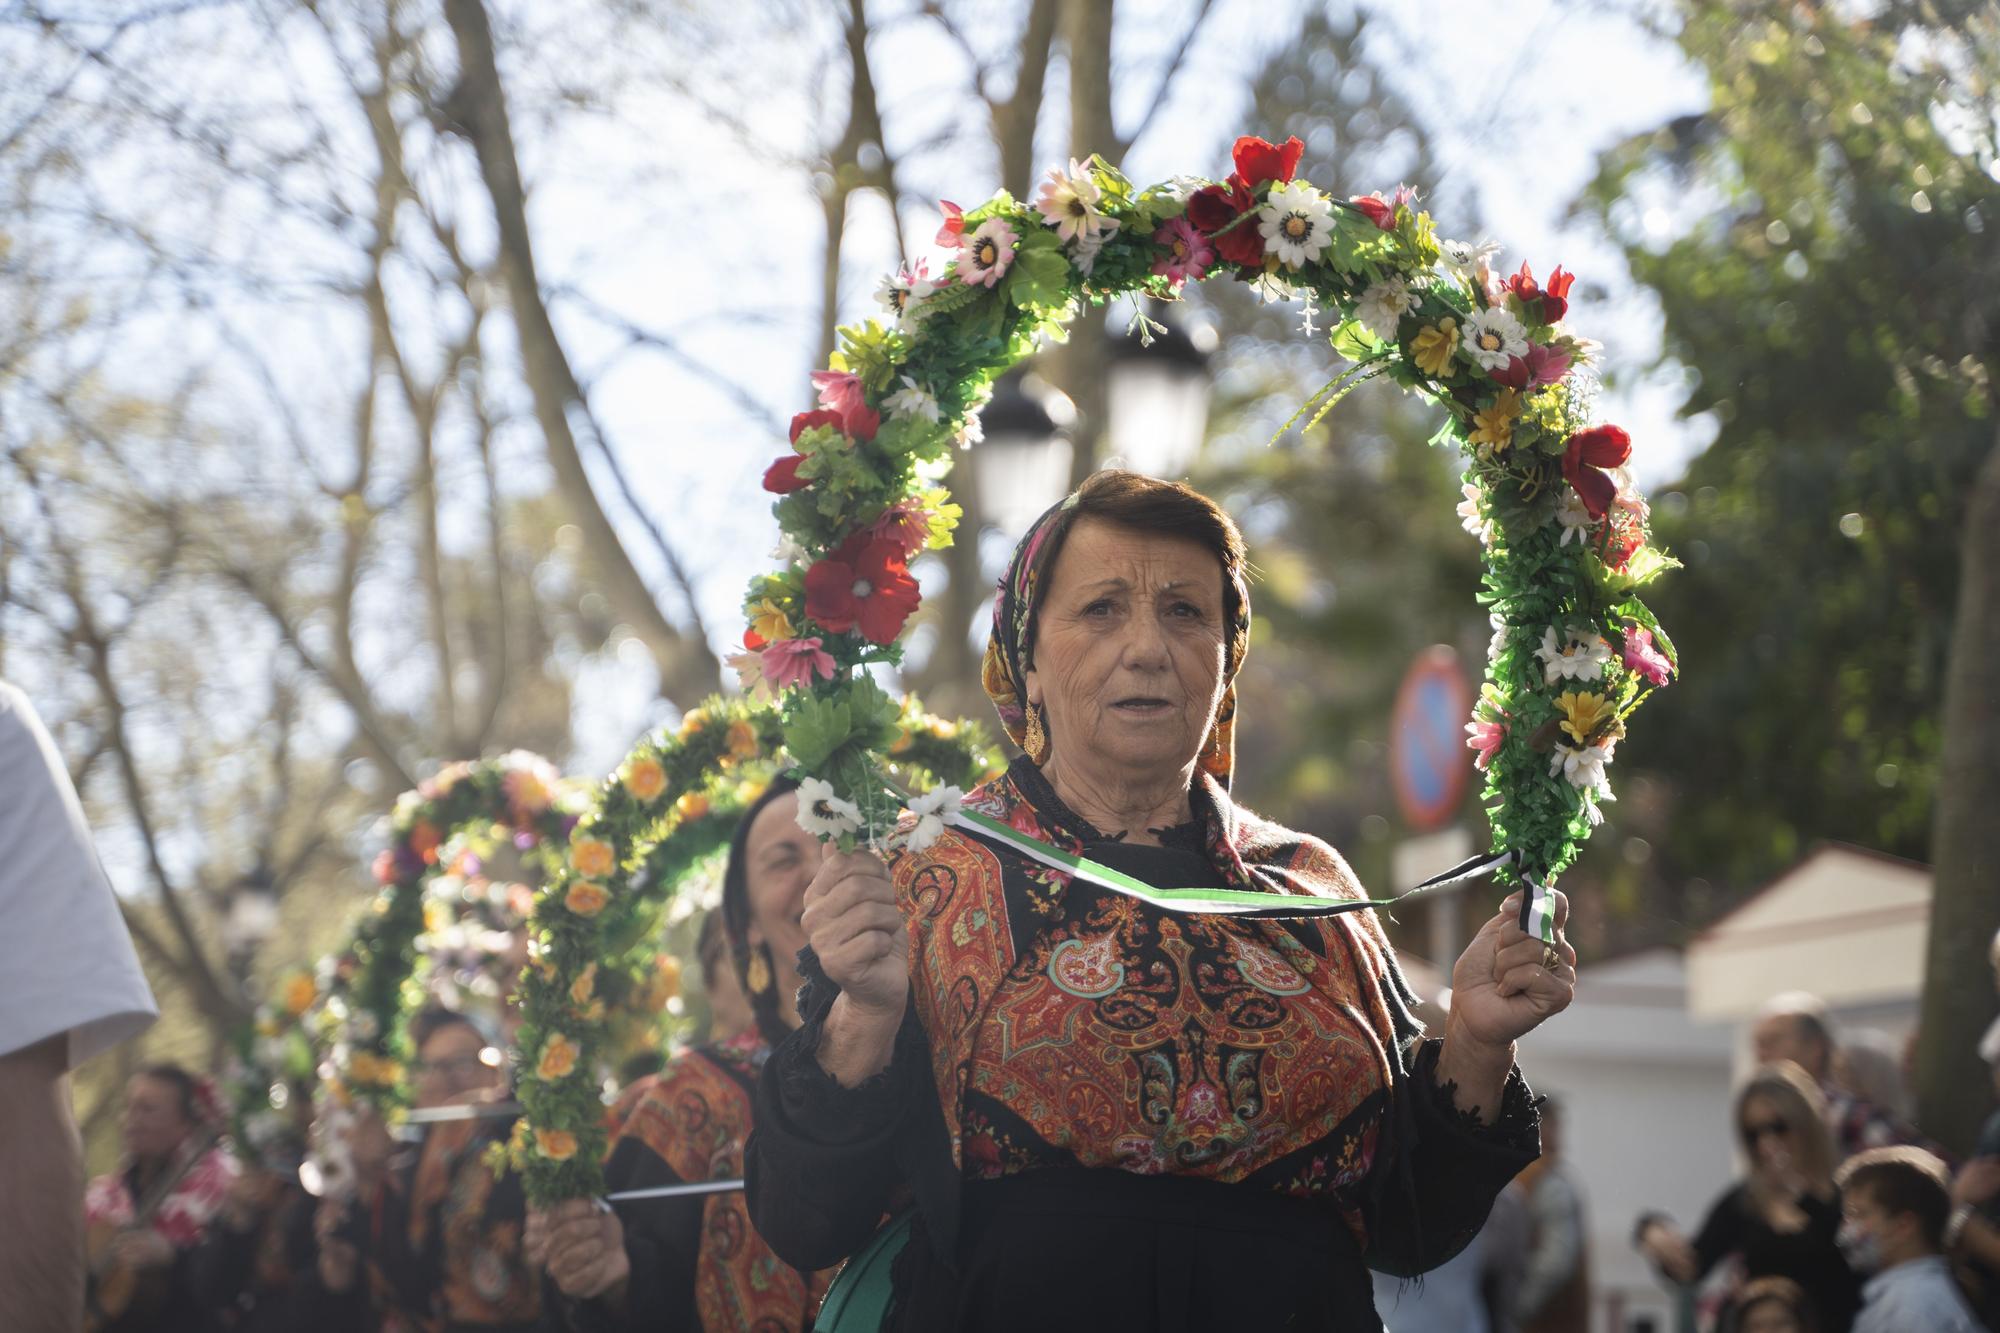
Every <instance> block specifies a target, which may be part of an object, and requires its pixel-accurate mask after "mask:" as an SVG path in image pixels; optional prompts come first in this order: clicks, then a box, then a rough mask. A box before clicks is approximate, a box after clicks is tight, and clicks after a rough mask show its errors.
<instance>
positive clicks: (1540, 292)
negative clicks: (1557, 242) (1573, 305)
mask: <svg viewBox="0 0 2000 1333" xmlns="http://www.w3.org/2000/svg"><path fill="white" fill-rule="evenodd" d="M1575 281H1576V274H1574V273H1565V272H1563V269H1562V265H1560V264H1558V265H1556V271H1555V272H1553V273H1551V274H1549V280H1548V281H1547V282H1546V283H1537V282H1536V281H1535V273H1534V270H1533V269H1531V268H1529V267H1528V265H1527V263H1526V261H1523V262H1522V264H1521V271H1520V272H1519V273H1516V274H1515V275H1514V276H1513V277H1511V278H1509V279H1507V290H1508V291H1510V292H1512V293H1513V294H1514V296H1515V298H1516V299H1518V300H1519V301H1520V302H1521V311H1522V313H1523V314H1527V315H1533V314H1534V313H1535V311H1536V309H1537V308H1539V309H1540V310H1541V318H1542V323H1544V324H1553V323H1555V322H1556V321H1557V320H1559V319H1561V318H1562V317H1563V316H1564V315H1566V314H1568V313H1569V285H1570V284H1571V283H1573V282H1575Z"/></svg>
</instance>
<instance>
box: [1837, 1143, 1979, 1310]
mask: <svg viewBox="0 0 2000 1333" xmlns="http://www.w3.org/2000/svg"><path fill="white" fill-rule="evenodd" d="M1949 1179H1950V1177H1949V1175H1948V1173H1947V1172H1946V1171H1945V1167H1944V1163H1943V1162H1941V1161H1939V1160H1938V1159H1937V1158H1936V1157H1934V1156H1933V1155H1931V1154H1930V1153H1927V1152H1924V1151H1923V1150H1921V1149H1918V1148H1874V1149H1870V1150H1869V1151H1867V1152H1863V1153H1858V1154H1856V1155H1855V1156H1853V1157H1851V1158H1849V1159H1848V1161H1847V1162H1846V1164H1845V1165H1843V1166H1842V1167H1841V1169H1840V1174H1839V1177H1838V1180H1839V1184H1840V1189H1841V1213H1842V1221H1841V1227H1840V1236H1839V1244H1840V1248H1841V1252H1842V1253H1843V1254H1845V1255H1846V1256H1847V1262H1848V1264H1849V1265H1850V1266H1852V1267H1853V1269H1854V1270H1855V1271H1856V1272H1857V1273H1865V1274H1870V1275H1871V1276H1870V1277H1869V1279H1868V1283H1867V1285H1866V1286H1864V1287H1863V1288H1862V1292H1861V1301H1862V1303H1861V1313H1860V1315H1859V1316H1858V1317H1857V1318H1856V1319H1855V1321H1854V1333H1911V1331H1912V1330H1915V1329H1924V1330H1926V1331H1927V1333H1979V1328H1980V1325H1979V1322H1978V1320H1977V1319H1975V1318H1974V1317H1973V1314H1972V1309H1971V1307H1970V1306H1968V1305H1967V1304H1966V1302H1965V1297H1964V1296H1963V1294H1961V1293H1960V1291H1959V1289H1958V1284H1957V1283H1956V1282H1955V1281H1953V1280H1952V1276H1951V1268H1950V1266H1949V1265H1948V1264H1946V1262H1945V1259H1944V1256H1943V1254H1942V1252H1941V1251H1942V1250H1943V1248H1944V1230H1945V1223H1946V1222H1947V1221H1948V1220H1949V1219H1950V1216H1951V1192H1950V1186H1949Z"/></svg>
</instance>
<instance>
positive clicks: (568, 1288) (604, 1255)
mask: <svg viewBox="0 0 2000 1333" xmlns="http://www.w3.org/2000/svg"><path fill="white" fill-rule="evenodd" d="M522 1253H523V1255H524V1256H525V1257H526V1258H527V1260H528V1262H529V1263H530V1264H540V1265H542V1266H544V1267H546V1268H547V1269H548V1270H549V1276H550V1277H552V1278H554V1279H555V1280H556V1285H557V1286H558V1287H560V1288H562V1291H563V1294H564V1295H566V1296H574V1297H576V1298H577V1299H578V1300H586V1301H587V1300H594V1299H596V1298H598V1297H600V1296H602V1297H608V1298H610V1299H612V1300H613V1301H614V1302H615V1301H616V1300H618V1299H619V1296H620V1293H621V1292H622V1291H623V1290H624V1287H625V1284H626V1282H627V1281H628V1280H629V1279H630V1277H631V1276H632V1261H631V1260H630V1259H628V1258H627V1257H626V1255H625V1226H624V1224H623V1223H622V1222H620V1221H619V1220H618V1214H616V1213H614V1212H612V1211H610V1210H609V1209H607V1208H600V1207H599V1206H598V1205H597V1202H596V1200H594V1199H567V1200H565V1201H563V1202H562V1203H559V1204H557V1205H556V1206H555V1207H553V1208H549V1209H546V1210H544V1209H539V1208H534V1209H530V1210H529V1211H528V1226H527V1230H526V1232H525V1234H524V1235H523V1236H522Z"/></svg>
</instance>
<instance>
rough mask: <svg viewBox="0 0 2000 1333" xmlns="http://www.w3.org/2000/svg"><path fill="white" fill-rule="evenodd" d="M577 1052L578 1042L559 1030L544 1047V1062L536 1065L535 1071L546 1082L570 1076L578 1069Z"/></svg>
mask: <svg viewBox="0 0 2000 1333" xmlns="http://www.w3.org/2000/svg"><path fill="white" fill-rule="evenodd" d="M576 1054H577V1052H576V1043H575V1042H572V1041H571V1040H570V1039H569V1038H568V1037H565V1036H563V1034H562V1033H560V1032H558V1033H556V1034H555V1035H554V1036H552V1037H550V1038H549V1040H548V1044H547V1045H546V1046H544V1047H542V1062H541V1063H540V1064H539V1065H537V1066H535V1073H536V1075H537V1076H538V1077H539V1078H541V1080H542V1081H543V1082H545V1083H552V1082H554V1081H555V1080H556V1079H559V1078H568V1077H569V1076H570V1074H571V1072H572V1071H574V1070H575V1069H576Z"/></svg>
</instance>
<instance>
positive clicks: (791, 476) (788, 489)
mask: <svg viewBox="0 0 2000 1333" xmlns="http://www.w3.org/2000/svg"><path fill="white" fill-rule="evenodd" d="M829 415H831V414H830V413H829ZM805 461H806V460H805V459H803V458H801V457H800V456H799V455H797V454H786V455H785V456H784V457H783V458H780V459H779V460H778V461H777V462H775V463H773V464H771V466H769V467H768V468H765V469H764V489H765V490H767V491H769V492H771V494H773V495H790V494H791V493H792V492H793V491H802V490H804V489H805V488H806V487H808V486H810V485H812V482H811V480H809V479H808V478H805V477H801V476H800V475H799V465H800V464H801V463H803V462H805Z"/></svg>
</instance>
